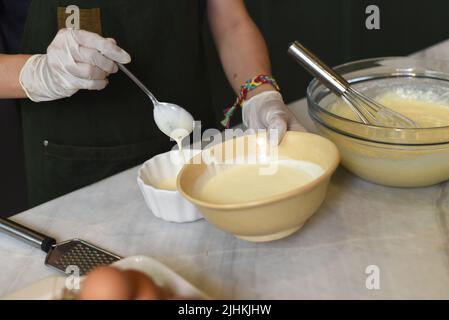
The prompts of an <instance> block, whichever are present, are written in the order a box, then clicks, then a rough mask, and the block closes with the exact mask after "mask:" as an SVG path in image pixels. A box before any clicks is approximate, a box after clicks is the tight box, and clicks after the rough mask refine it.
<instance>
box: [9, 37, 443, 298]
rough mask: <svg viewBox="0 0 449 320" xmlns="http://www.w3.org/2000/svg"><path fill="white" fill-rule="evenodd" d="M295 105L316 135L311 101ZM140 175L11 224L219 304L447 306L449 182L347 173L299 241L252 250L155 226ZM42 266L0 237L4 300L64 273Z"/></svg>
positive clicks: (190, 227)
mask: <svg viewBox="0 0 449 320" xmlns="http://www.w3.org/2000/svg"><path fill="white" fill-rule="evenodd" d="M446 47H447V48H448V50H447V52H448V56H449V43H443V44H442V45H440V46H439V47H436V48H432V50H434V51H435V52H437V53H438V54H439V55H440V56H441V55H442V53H441V52H440V51H441V49H439V48H443V49H444V48H446ZM439 50H440V51H439ZM430 54H432V52H431V53H426V55H427V56H428V55H430ZM291 108H292V110H294V112H295V113H296V114H297V116H298V117H299V118H301V119H302V122H303V123H305V125H306V127H307V128H308V129H309V130H311V131H313V124H312V123H311V121H310V119H309V118H308V117H307V112H306V109H307V107H306V102H305V101H304V100H300V101H298V102H296V103H294V104H292V105H291ZM136 174H137V168H133V169H130V170H127V171H125V172H122V173H120V174H118V175H116V176H113V177H111V178H108V179H106V180H103V181H100V182H98V183H96V184H94V185H91V186H89V187H86V188H84V189H81V190H78V191H76V192H73V193H71V194H68V195H66V196H63V197H61V198H58V199H56V200H53V201H51V202H48V203H46V204H43V205H41V206H39V207H36V208H33V209H31V210H29V211H26V212H23V213H21V214H19V215H17V216H15V217H13V219H14V220H15V221H18V222H21V223H23V224H26V225H27V226H29V227H32V228H35V229H36V230H39V231H41V232H43V233H47V234H49V235H52V236H54V237H55V238H57V239H58V240H65V239H71V238H74V237H78V238H82V239H85V240H88V241H91V242H93V243H95V244H97V245H99V246H101V247H104V248H106V249H108V250H111V251H112V252H114V253H117V254H119V255H122V256H131V255H137V254H144V255H148V256H151V257H154V258H156V259H158V260H160V261H161V262H163V263H165V264H166V265H167V266H169V267H170V268H172V269H173V270H175V271H176V272H178V273H179V274H180V275H182V276H183V277H185V278H186V279H187V280H188V281H190V282H191V283H193V284H194V285H195V286H197V287H198V288H199V289H201V290H203V291H204V292H205V293H207V294H209V295H210V296H212V297H214V298H231V299H315V298H318V299H329V298H335V299H346V298H351V299H365V298H367V299H383V298H386V299H390V298H394V299H404V298H418V299H430V298H436V299H449V183H443V184H440V185H437V186H433V187H428V188H420V189H399V188H387V187H382V186H378V185H375V184H371V183H369V182H366V181H363V180H361V179H359V178H357V177H355V176H354V175H352V174H350V173H349V172H347V171H346V170H345V169H343V168H339V169H338V170H337V172H336V173H335V175H334V176H333V178H332V180H331V183H330V186H329V190H328V195H327V198H326V200H325V202H324V204H323V205H322V207H321V208H320V209H319V210H318V212H317V213H316V214H315V215H314V216H313V217H312V218H311V219H310V220H309V221H308V222H307V223H306V225H305V226H304V228H303V229H302V230H301V231H300V232H298V233H296V234H294V235H293V236H291V237H289V238H286V239H283V240H280V241H276V242H271V243H259V244H255V243H249V242H244V241H241V240H238V239H236V238H234V237H233V236H231V235H228V234H226V233H224V232H222V231H220V230H218V229H216V228H214V227H213V226H211V225H210V224H208V223H207V222H206V221H204V220H201V221H198V222H193V223H187V224H175V223H168V222H164V221H162V220H159V219H157V218H156V217H154V216H153V215H152V214H151V212H149V210H148V209H147V207H146V206H145V203H144V200H143V197H142V196H141V194H140V192H139V190H138V186H137V183H136ZM44 258H45V254H44V253H43V252H40V251H39V250H37V249H34V248H32V247H29V246H28V245H27V244H24V243H22V242H20V241H18V240H15V239H12V238H10V237H8V236H6V235H0V268H1V271H2V272H0V296H2V295H4V294H7V293H10V292H13V291H15V290H17V289H19V288H21V287H24V286H26V285H28V284H31V283H33V282H35V281H37V280H39V279H42V278H45V277H47V276H51V275H56V274H57V273H55V272H54V271H52V270H51V269H49V268H48V267H46V266H44ZM369 265H376V266H378V267H379V270H380V289H379V290H368V289H367V288H366V285H365V281H366V278H367V277H368V275H367V274H366V273H365V270H366V268H367V266H369Z"/></svg>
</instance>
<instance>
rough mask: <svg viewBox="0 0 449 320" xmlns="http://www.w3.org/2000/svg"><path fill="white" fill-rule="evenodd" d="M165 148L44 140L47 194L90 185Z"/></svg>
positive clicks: (155, 144) (154, 142)
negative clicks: (76, 143)
mask: <svg viewBox="0 0 449 320" xmlns="http://www.w3.org/2000/svg"><path fill="white" fill-rule="evenodd" d="M164 138H165V137H164ZM165 140H167V139H165ZM163 146H164V144H163V143H162V144H161V142H160V141H158V139H154V140H150V141H145V142H141V143H135V144H128V145H119V146H113V147H86V146H67V145H61V144H56V143H53V142H50V141H45V142H44V175H45V176H44V180H45V182H44V189H45V191H44V192H45V193H46V194H47V196H49V198H55V197H58V196H61V195H63V194H66V193H68V192H71V191H73V190H76V189H79V188H81V187H84V186H87V185H89V184H92V183H94V182H96V181H98V180H101V179H104V178H106V177H108V176H111V175H113V174H115V173H118V172H120V171H123V170H126V169H128V168H130V167H133V166H136V165H138V164H140V163H142V162H144V161H145V160H147V159H148V158H150V157H151V156H153V155H154V154H157V153H160V152H162V151H163V149H164V148H163ZM165 146H166V144H165ZM41 191H43V190H41Z"/></svg>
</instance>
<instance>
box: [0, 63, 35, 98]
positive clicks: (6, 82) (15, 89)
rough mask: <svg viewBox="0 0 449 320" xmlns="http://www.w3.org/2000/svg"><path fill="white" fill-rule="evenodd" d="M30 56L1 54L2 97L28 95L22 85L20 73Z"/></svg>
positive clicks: (0, 89)
mask: <svg viewBox="0 0 449 320" xmlns="http://www.w3.org/2000/svg"><path fill="white" fill-rule="evenodd" d="M29 57H30V55H24V54H15V55H7V54H0V99H8V98H11V99H17V98H26V97H27V95H26V93H25V92H24V91H23V89H22V87H21V85H20V82H19V75H20V70H22V67H23V65H24V64H25V62H26V61H27V60H28V58H29Z"/></svg>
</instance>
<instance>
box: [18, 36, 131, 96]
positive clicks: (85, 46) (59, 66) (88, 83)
mask: <svg viewBox="0 0 449 320" xmlns="http://www.w3.org/2000/svg"><path fill="white" fill-rule="evenodd" d="M130 61H131V57H130V56H129V54H128V53H127V52H126V51H124V50H123V49H121V48H120V47H118V46H117V44H116V43H115V41H114V39H106V38H103V37H101V36H100V35H98V34H96V33H92V32H88V31H85V30H74V29H62V30H60V31H59V32H58V34H57V35H56V37H55V38H54V40H53V42H52V43H51V44H50V46H49V47H48V48H47V54H36V55H33V56H31V57H30V58H29V59H28V60H27V61H26V63H25V65H24V66H23V68H22V70H21V72H20V84H21V86H22V88H23V90H24V91H25V93H26V94H27V96H28V97H29V98H30V99H31V100H32V101H35V102H39V101H49V100H56V99H60V98H65V97H70V96H72V95H73V94H75V93H76V92H77V91H78V90H80V89H87V90H101V89H103V88H104V87H106V85H107V84H108V80H107V76H108V75H109V74H111V73H114V72H117V70H118V68H117V64H116V63H117V62H118V63H128V62H130Z"/></svg>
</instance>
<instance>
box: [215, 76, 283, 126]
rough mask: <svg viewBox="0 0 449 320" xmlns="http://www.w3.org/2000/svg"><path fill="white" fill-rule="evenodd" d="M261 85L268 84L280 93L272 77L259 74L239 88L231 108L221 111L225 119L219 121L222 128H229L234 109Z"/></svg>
mask: <svg viewBox="0 0 449 320" xmlns="http://www.w3.org/2000/svg"><path fill="white" fill-rule="evenodd" d="M263 84H270V85H272V86H273V88H275V89H276V90H277V91H280V88H279V86H278V84H277V82H276V80H275V79H274V78H273V77H270V76H267V75H263V74H260V75H258V76H256V77H254V78H252V79H249V80H248V81H246V82H245V83H244V84H243V85H242V86H241V87H240V92H239V95H238V96H237V99H236V100H235V102H234V104H233V105H232V106H231V107H229V108H226V109H225V110H223V113H224V115H225V118H224V119H223V121H221V124H222V125H223V126H224V127H226V128H229V126H230V124H231V118H232V115H233V114H234V111H235V109H236V108H237V107H238V106H241V105H242V103H243V101H245V100H246V97H247V96H248V93H249V92H250V91H252V90H254V89H256V88H257V87H259V86H261V85H263Z"/></svg>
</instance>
